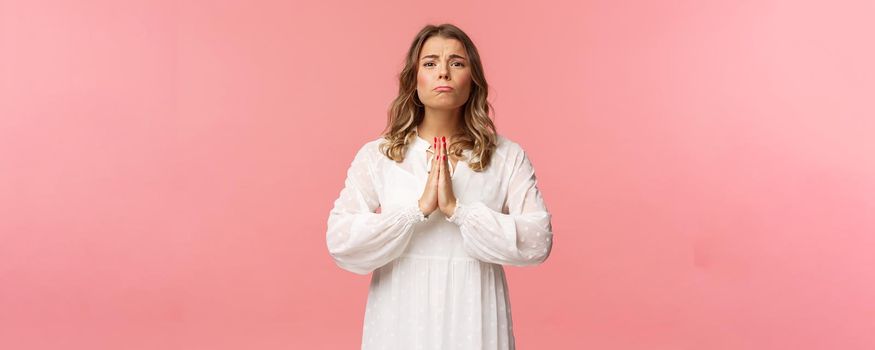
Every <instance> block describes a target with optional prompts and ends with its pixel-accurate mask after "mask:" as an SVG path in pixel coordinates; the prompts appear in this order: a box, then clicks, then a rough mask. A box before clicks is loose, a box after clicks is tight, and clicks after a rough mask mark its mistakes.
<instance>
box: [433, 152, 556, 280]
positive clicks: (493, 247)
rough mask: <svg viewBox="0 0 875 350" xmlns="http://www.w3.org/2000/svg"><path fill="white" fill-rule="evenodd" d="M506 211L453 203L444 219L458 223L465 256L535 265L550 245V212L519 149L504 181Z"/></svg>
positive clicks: (521, 264)
mask: <svg viewBox="0 0 875 350" xmlns="http://www.w3.org/2000/svg"><path fill="white" fill-rule="evenodd" d="M506 207H507V208H508V214H504V213H501V212H498V211H495V210H493V209H492V208H490V207H488V206H486V204H484V203H483V202H480V201H474V202H468V203H457V204H456V209H455V211H454V212H453V215H452V216H451V217H448V218H446V219H447V221H450V222H453V223H456V224H457V225H459V229H460V231H461V233H462V241H463V247H464V248H465V251H466V252H467V253H468V255H470V256H472V257H474V258H476V259H478V260H481V261H485V262H490V263H494V264H501V265H513V266H529V265H537V264H540V263H542V262H544V260H546V259H547V257H548V256H549V255H550V251H551V250H552V248H553V228H552V225H551V222H550V219H551V214H550V212H548V211H547V207H546V206H545V205H544V199H543V198H542V197H541V193H540V192H539V191H538V187H537V179H536V177H535V170H534V168H533V167H532V164H531V162H530V161H529V158H528V156H527V155H526V153H525V151H522V150H520V152H519V154H518V155H517V158H516V161H515V163H514V169H513V171H512V173H511V177H510V182H509V184H508V194H507V200H506Z"/></svg>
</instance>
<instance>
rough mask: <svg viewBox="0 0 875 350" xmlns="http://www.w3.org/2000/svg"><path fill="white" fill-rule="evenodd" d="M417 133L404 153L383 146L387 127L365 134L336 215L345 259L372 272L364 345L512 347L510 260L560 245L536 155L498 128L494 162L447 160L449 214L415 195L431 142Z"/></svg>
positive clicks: (333, 238)
mask: <svg viewBox="0 0 875 350" xmlns="http://www.w3.org/2000/svg"><path fill="white" fill-rule="evenodd" d="M415 140H416V141H415V142H413V144H411V145H408V148H407V151H406V157H405V159H404V161H403V162H402V163H396V162H395V161H393V160H391V159H389V158H387V157H386V156H385V155H383V154H382V153H380V151H379V144H380V143H381V142H383V141H384V140H383V139H382V138H378V139H376V140H372V141H369V142H367V143H365V144H364V145H363V146H362V147H361V148H360V149H359V150H358V152H357V153H356V155H355V158H354V159H353V160H352V164H351V165H350V167H349V170H348V172H347V178H346V181H345V184H344V188H343V189H342V190H341V192H340V197H339V198H337V200H336V201H335V202H334V207H333V209H332V210H331V212H330V214H329V217H328V225H327V227H328V228H327V237H326V240H327V247H328V252H329V254H330V255H331V257H332V258H333V259H334V262H335V263H336V264H337V266H339V267H341V268H343V269H345V270H348V271H351V272H353V273H356V274H362V275H365V274H368V273H371V272H373V274H372V276H371V282H370V286H369V291H368V300H367V308H366V311H365V316H364V324H363V336H362V344H361V348H362V349H363V350H371V349H373V350H396V349H397V350H416V349H434V350H446V349H454V350H466V349H472V350H474V349H476V350H480V349H490V350H491V349H502V350H503V349H514V348H515V346H514V336H513V324H512V320H511V307H510V301H509V297H508V296H509V294H508V290H507V282H506V280H505V274H504V268H503V266H502V265H512V266H529V265H537V264H540V263H541V262H543V261H544V260H545V259H547V257H548V256H549V255H550V251H551V249H552V237H553V232H552V227H551V223H550V218H551V215H550V213H549V212H548V211H547V208H546V206H545V205H544V200H543V198H542V196H541V194H540V192H539V191H538V188H537V186H536V185H537V181H536V178H535V172H534V168H533V167H532V163H531V162H530V161H529V159H528V157H527V155H526V153H525V151H524V150H523V149H522V148H521V147H520V145H519V144H517V143H515V142H513V141H511V140H509V139H507V138H505V137H503V136H501V135H498V136H497V140H498V146H497V149H496V152H494V153H493V156H492V157H493V158H492V163H491V165H490V166H489V167H488V168H487V170H485V171H484V172H480V173H478V172H475V171H473V170H471V169H470V168H469V167H468V166H467V163H466V162H465V159H469V158H464V159H460V160H459V161H458V163H457V164H456V166H455V169H453V170H452V171H451V178H452V183H453V193H454V195H455V196H456V201H457V205H456V210H455V212H454V214H453V216H452V217H449V218H448V217H446V216H445V215H443V214H442V212H441V211H440V210H439V209H438V210H435V211H434V212H433V213H431V214H430V215H429V216H428V217H427V218H426V217H425V216H423V213H422V212H421V211H420V209H419V205H418V204H417V202H418V199H419V198H420V196H421V195H422V192H423V190H424V188H425V183H426V179H427V176H428V173H427V172H428V170H429V165H430V163H429V162H430V161H431V157H432V153H431V150H430V147H431V145H432V142H431V141H427V140H425V139H423V138H421V137H419V136H418V135H417V137H416V138H415ZM464 153H465V154H464V156H466V157H469V156H470V155H471V151H470V150H466V151H465V152H464ZM450 163H451V162H450ZM378 207H379V208H380V212H377V208H378Z"/></svg>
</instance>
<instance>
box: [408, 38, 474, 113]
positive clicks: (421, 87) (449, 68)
mask: <svg viewBox="0 0 875 350" xmlns="http://www.w3.org/2000/svg"><path fill="white" fill-rule="evenodd" d="M417 64H418V68H417V72H416V90H417V91H416V93H417V95H418V96H419V100H420V101H422V104H423V105H425V106H426V107H429V108H433V109H443V110H451V109H455V108H459V107H461V106H463V105H464V104H465V102H466V101H468V95H470V94H471V68H470V67H469V64H468V55H467V53H466V52H465V46H463V45H462V42H460V41H459V40H456V39H448V38H443V37H440V36H433V37H431V38H428V39H427V40H426V41H425V43H424V44H423V46H422V51H421V52H420V54H419V62H418V63H417ZM439 86H449V87H450V88H451V89H444V90H441V89H436V88H437V87H439Z"/></svg>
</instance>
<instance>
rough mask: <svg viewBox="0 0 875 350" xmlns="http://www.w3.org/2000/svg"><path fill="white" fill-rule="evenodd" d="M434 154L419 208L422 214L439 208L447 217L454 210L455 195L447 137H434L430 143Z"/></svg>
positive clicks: (451, 214)
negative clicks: (448, 157) (448, 156)
mask: <svg viewBox="0 0 875 350" xmlns="http://www.w3.org/2000/svg"><path fill="white" fill-rule="evenodd" d="M432 146H433V148H434V150H435V156H434V158H432V160H431V171H430V172H429V173H428V181H426V183H425V190H424V191H423V193H422V197H420V198H419V209H420V210H421V211H422V213H423V214H424V215H426V216H427V215H429V214H431V213H432V212H433V211H435V210H437V209H440V211H441V212H443V213H444V215H446V216H447V217H451V216H453V213H455V211H456V196H455V195H454V194H453V182H452V180H451V178H450V176H451V175H452V174H450V165H449V160H448V159H447V138H446V137H441V138H440V139H438V138H437V137H435V138H434V143H433V144H432Z"/></svg>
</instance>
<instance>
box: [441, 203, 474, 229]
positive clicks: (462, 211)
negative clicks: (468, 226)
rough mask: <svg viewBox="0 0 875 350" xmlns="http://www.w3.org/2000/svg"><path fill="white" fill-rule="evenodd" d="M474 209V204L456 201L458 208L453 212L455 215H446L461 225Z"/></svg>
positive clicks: (448, 218) (450, 220)
mask: <svg viewBox="0 0 875 350" xmlns="http://www.w3.org/2000/svg"><path fill="white" fill-rule="evenodd" d="M472 209H474V207H473V205H470V204H467V203H465V204H463V203H456V210H455V211H454V212H453V216H450V217H446V218H445V219H446V220H447V221H449V222H452V223H454V224H456V225H460V226H461V225H462V224H463V223H464V222H465V221H466V220H467V219H468V217H469V216H470V215H471V210H472Z"/></svg>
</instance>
